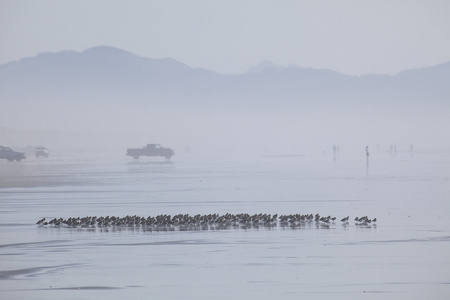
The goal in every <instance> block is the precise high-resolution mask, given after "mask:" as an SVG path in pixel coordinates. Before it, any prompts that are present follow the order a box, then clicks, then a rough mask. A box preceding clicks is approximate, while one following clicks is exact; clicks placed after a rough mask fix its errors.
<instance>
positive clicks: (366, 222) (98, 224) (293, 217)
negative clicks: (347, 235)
mask: <svg viewBox="0 0 450 300" xmlns="http://www.w3.org/2000/svg"><path fill="white" fill-rule="evenodd" d="M335 221H336V217H331V216H327V217H325V216H320V215H319V214H315V215H313V214H306V215H302V214H290V215H280V216H278V214H274V215H271V214H262V213H260V214H254V215H250V214H247V213H241V214H229V213H226V214H224V215H219V214H208V215H200V214H197V215H194V216H191V215H189V214H178V215H174V216H171V215H158V216H155V217H152V216H149V217H147V218H145V217H139V216H136V215H135V216H126V217H116V216H111V217H110V216H106V217H97V216H88V217H82V218H80V217H71V218H68V219H63V218H53V219H51V220H49V221H47V219H46V218H42V219H41V220H39V221H38V222H37V223H36V224H37V225H39V226H45V227H68V228H105V227H106V228H108V227H113V228H123V227H126V228H143V229H148V230H152V229H155V230H159V229H162V230H164V229H169V230H175V229H179V230H210V229H229V228H237V229H239V228H242V229H250V228H259V227H260V226H262V227H267V228H272V227H276V226H281V227H291V228H298V227H303V226H308V225H309V226H311V225H313V224H315V225H316V226H317V227H326V228H328V227H329V226H330V225H331V224H335V223H336V222H335ZM354 221H355V225H362V226H372V225H374V224H375V223H376V221H377V219H376V218H374V219H370V218H368V217H367V216H364V217H356V218H355V219H354ZM338 222H339V221H338ZM340 222H341V223H342V224H343V225H345V226H346V225H348V224H349V216H347V217H345V218H342V219H341V220H340Z"/></svg>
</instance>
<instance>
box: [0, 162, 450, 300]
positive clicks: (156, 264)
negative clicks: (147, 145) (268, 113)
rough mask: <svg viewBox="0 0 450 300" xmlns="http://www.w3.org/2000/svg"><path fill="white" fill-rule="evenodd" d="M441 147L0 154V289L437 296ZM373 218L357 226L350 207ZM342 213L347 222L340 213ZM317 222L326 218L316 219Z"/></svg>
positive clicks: (449, 188) (444, 216)
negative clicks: (284, 219)
mask: <svg viewBox="0 0 450 300" xmlns="http://www.w3.org/2000/svg"><path fill="white" fill-rule="evenodd" d="M449 195H450V157H449V156H448V155H445V154H423V155H419V154H417V155H416V156H415V157H414V159H411V158H406V157H405V158H404V159H402V158H399V159H396V160H392V159H390V158H388V157H380V158H378V159H377V158H376V157H374V158H371V164H370V169H368V168H367V166H366V164H365V160H364V157H363V159H362V160H361V161H358V160H348V161H346V160H345V159H341V160H339V161H336V162H332V161H329V160H324V159H322V158H321V157H318V158H313V159H312V158H309V157H283V158H280V157H276V158H273V157H265V158H255V159H254V160H245V161H244V160H239V159H230V160H208V161H204V162H199V161H196V160H189V159H188V158H182V157H178V158H177V157H176V158H174V159H173V160H172V162H161V161H153V160H145V159H144V160H141V161H138V162H134V161H132V160H130V159H125V158H120V159H117V160H112V159H109V158H108V159H106V158H105V159H101V158H100V159H99V158H98V157H92V158H91V157H88V156H87V157H83V158H82V159H74V158H72V157H69V156H61V157H54V158H49V159H28V160H25V161H22V162H20V163H8V162H3V161H2V162H0V203H1V211H0V220H1V221H0V236H1V238H0V240H1V242H0V259H1V270H0V295H1V298H2V299H24V298H32V299H61V298H64V299H92V298H110V299H123V298H124V297H134V298H138V299H141V298H153V299H162V298H164V299H175V298H179V299H181V298H182V299H189V298H194V297H195V298H197V299H211V298H214V299H230V298H236V299H272V298H276V299H299V298H306V299H324V298H330V297H332V298H333V299H360V298H363V299H425V298H427V299H428V298H433V299H446V298H447V297H448V295H450V256H449V254H448V253H450V219H449V217H448V212H449V211H450V204H449V203H450V202H449ZM227 213H228V214H242V213H246V214H260V213H261V214H272V215H273V214H278V215H289V214H316V213H317V214H320V215H321V216H328V215H331V216H333V217H336V220H335V221H334V222H331V223H330V224H328V225H327V226H322V225H320V224H316V223H314V222H312V223H311V224H309V225H308V224H306V223H305V225H304V226H289V225H287V226H283V225H282V224H280V223H279V222H278V223H276V226H268V227H266V226H250V227H246V226H230V227H224V228H218V227H214V226H207V228H202V229H201V230H179V228H173V226H167V227H166V228H160V229H161V230H156V229H155V228H153V229H152V230H148V228H146V227H143V226H136V225H133V226H122V227H120V226H112V225H111V226H104V227H100V226H95V227H81V226H75V227H70V226H58V227H56V226H39V225H36V222H37V221H39V220H41V219H42V218H46V220H48V221H49V220H52V219H54V218H64V219H68V218H71V217H86V216H97V217H100V216H104V217H105V216H118V217H125V216H135V215H136V216H140V217H146V218H147V217H149V216H158V215H164V214H170V215H172V216H174V215H177V214H188V215H190V216H195V215H198V214H199V215H207V214H219V215H225V214H227ZM365 215H368V216H370V217H371V218H375V217H376V218H377V222H376V226H373V225H370V226H361V225H359V224H357V223H356V222H355V221H354V218H355V217H361V216H365ZM347 216H349V221H348V223H346V224H344V222H341V221H340V220H341V219H342V218H344V217H347ZM325 225H326V224H325Z"/></svg>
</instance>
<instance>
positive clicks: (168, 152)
mask: <svg viewBox="0 0 450 300" xmlns="http://www.w3.org/2000/svg"><path fill="white" fill-rule="evenodd" d="M174 154H175V152H174V151H173V149H171V148H164V147H162V146H161V145H160V144H147V145H146V146H144V147H142V148H136V149H133V148H129V149H127V155H128V156H132V157H133V158H134V159H138V158H139V156H164V157H165V158H167V159H170V158H171V157H172V156H173V155H174Z"/></svg>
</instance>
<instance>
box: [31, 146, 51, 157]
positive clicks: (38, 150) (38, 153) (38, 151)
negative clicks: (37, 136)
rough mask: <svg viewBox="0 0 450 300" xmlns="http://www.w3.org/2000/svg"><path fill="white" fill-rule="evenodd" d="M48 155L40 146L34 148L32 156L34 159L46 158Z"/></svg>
mask: <svg viewBox="0 0 450 300" xmlns="http://www.w3.org/2000/svg"><path fill="white" fill-rule="evenodd" d="M49 154H50V151H49V150H48V149H47V148H45V147H42V146H39V147H36V149H35V150H34V156H36V157H40V156H43V157H48V155H49Z"/></svg>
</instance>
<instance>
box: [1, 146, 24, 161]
mask: <svg viewBox="0 0 450 300" xmlns="http://www.w3.org/2000/svg"><path fill="white" fill-rule="evenodd" d="M0 158H3V159H7V160H8V161H14V160H17V161H21V160H22V159H24V158H25V153H23V152H17V151H14V150H13V149H11V148H9V147H3V146H0Z"/></svg>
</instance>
